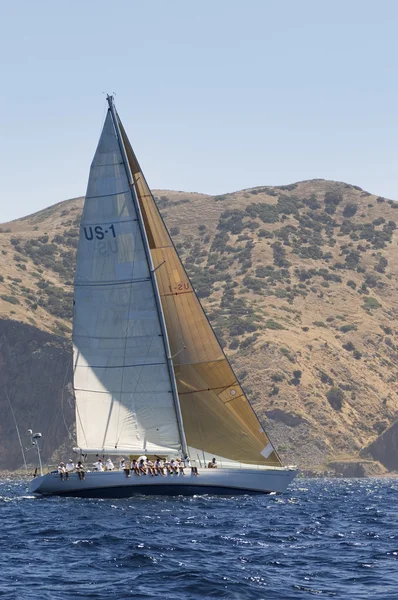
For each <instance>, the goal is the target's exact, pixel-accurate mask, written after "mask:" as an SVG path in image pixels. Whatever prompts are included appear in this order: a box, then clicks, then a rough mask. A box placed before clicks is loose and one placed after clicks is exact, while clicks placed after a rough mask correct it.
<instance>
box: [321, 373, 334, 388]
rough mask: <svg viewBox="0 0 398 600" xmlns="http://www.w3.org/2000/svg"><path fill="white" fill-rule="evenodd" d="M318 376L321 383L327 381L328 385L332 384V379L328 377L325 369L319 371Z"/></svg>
mask: <svg viewBox="0 0 398 600" xmlns="http://www.w3.org/2000/svg"><path fill="white" fill-rule="evenodd" d="M319 377H320V380H321V381H322V383H327V384H328V385H333V379H332V378H331V377H329V375H328V374H327V373H325V371H319Z"/></svg>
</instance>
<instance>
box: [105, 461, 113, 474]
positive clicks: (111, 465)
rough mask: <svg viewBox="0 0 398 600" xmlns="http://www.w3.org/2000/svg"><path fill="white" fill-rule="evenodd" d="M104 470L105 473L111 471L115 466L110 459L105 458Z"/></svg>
mask: <svg viewBox="0 0 398 600" xmlns="http://www.w3.org/2000/svg"><path fill="white" fill-rule="evenodd" d="M105 468H106V470H107V471H113V469H114V468H115V465H114V464H113V462H112V460H111V459H110V458H107V460H106V463H105Z"/></svg>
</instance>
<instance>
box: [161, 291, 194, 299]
mask: <svg viewBox="0 0 398 600" xmlns="http://www.w3.org/2000/svg"><path fill="white" fill-rule="evenodd" d="M192 293H193V292H192V290H188V291H187V292H170V293H169V294H160V297H161V298H165V297H166V296H182V295H183V294H192Z"/></svg>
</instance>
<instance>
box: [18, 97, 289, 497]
mask: <svg viewBox="0 0 398 600" xmlns="http://www.w3.org/2000/svg"><path fill="white" fill-rule="evenodd" d="M107 101H108V111H107V115H106V118H105V122H104V126H103V130H102V133H101V136H100V140H99V143H98V147H97V150H96V153H95V156H94V159H93V162H92V165H91V169H90V176H89V182H88V187H87V193H86V198H85V202H84V209H83V214H82V220H81V226H80V238H79V245H78V253H77V265H76V275H75V286H74V316H73V351H74V360H73V364H74V391H75V397H76V436H77V448H76V451H77V452H79V453H80V455H81V456H86V455H93V456H97V457H98V456H112V455H113V456H115V455H116V456H119V457H121V456H124V457H126V456H127V457H130V458H132V457H138V456H139V455H145V456H149V457H156V456H158V457H162V458H163V459H165V460H171V459H172V458H173V457H174V458H177V457H184V458H185V461H186V464H188V465H189V466H188V467H187V468H185V469H184V470H178V473H173V472H172V473H169V472H165V475H164V476H161V475H159V476H151V475H150V474H149V473H148V474H147V475H144V474H143V473H141V475H136V474H134V473H133V474H132V475H131V476H129V477H127V476H126V473H125V472H123V471H106V472H97V471H92V472H87V473H86V477H85V479H84V480H80V479H79V477H78V474H77V473H73V474H72V475H71V476H70V477H69V479H68V480H66V481H65V480H61V478H60V477H59V475H58V473H57V472H52V473H48V474H45V475H42V476H39V477H36V478H35V479H33V480H32V482H31V484H30V491H31V492H33V493H36V494H41V495H64V496H68V495H69V496H78V497H100V498H106V497H114V498H115V497H129V496H132V495H135V494H155V495H158V494H167V495H180V494H184V495H193V494H205V493H207V494H240V493H245V494H246V493H256V492H257V493H270V492H284V491H285V490H286V488H287V486H288V485H289V483H290V482H291V481H292V480H293V478H294V477H295V475H296V473H297V471H296V469H295V468H294V467H283V466H282V464H281V461H280V458H279V456H278V454H277V452H276V450H275V448H274V447H273V445H272V443H271V442H270V440H269V438H268V437H267V435H266V433H265V431H264V430H263V427H262V426H261V424H260V422H259V420H258V418H257V416H256V414H255V413H254V411H253V409H252V407H251V405H250V403H249V401H248V399H247V397H246V395H245V393H244V391H243V390H242V388H241V386H240V384H239V382H238V380H237V378H236V375H235V374H234V372H233V370H232V368H231V366H230V364H229V362H228V359H227V357H226V356H225V354H224V352H223V350H222V348H221V346H220V344H219V342H218V340H217V338H216V335H215V333H214V331H213V329H212V327H211V325H210V323H209V321H208V319H207V317H206V314H205V312H204V310H203V308H202V306H201V304H200V302H199V300H198V297H197V296H196V294H195V291H194V288H193V286H192V283H191V281H190V280H189V277H188V275H187V273H186V271H185V269H184V267H183V265H182V263H181V260H180V258H179V256H178V253H177V251H176V249H175V247H174V245H173V242H172V240H171V238H170V235H169V233H168V231H167V228H166V226H165V224H164V222H163V219H162V217H161V215H160V212H159V210H158V208H157V205H156V203H155V200H154V197H153V195H152V193H151V191H150V189H149V187H148V184H147V182H146V180H145V177H144V174H143V172H142V170H141V168H140V165H139V163H138V161H137V158H136V156H135V154H134V151H133V149H132V146H131V144H130V142H129V140H128V137H127V135H126V132H125V129H124V127H123V125H122V122H121V120H120V118H119V115H118V113H117V111H116V108H115V104H114V99H113V97H112V96H108V97H107ZM213 458H215V459H216V462H217V468H208V463H209V462H211V461H212V460H213ZM192 467H193V468H192Z"/></svg>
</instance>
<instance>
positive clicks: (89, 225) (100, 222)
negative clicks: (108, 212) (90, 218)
mask: <svg viewBox="0 0 398 600" xmlns="http://www.w3.org/2000/svg"><path fill="white" fill-rule="evenodd" d="M112 220H115V219H112ZM110 221H111V219H109V220H108V221H96V222H95V223H84V222H83V221H82V222H81V223H80V227H93V226H94V225H103V224H104V223H109V222H110ZM134 221H138V219H120V220H119V221H118V223H119V224H120V223H134Z"/></svg>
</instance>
